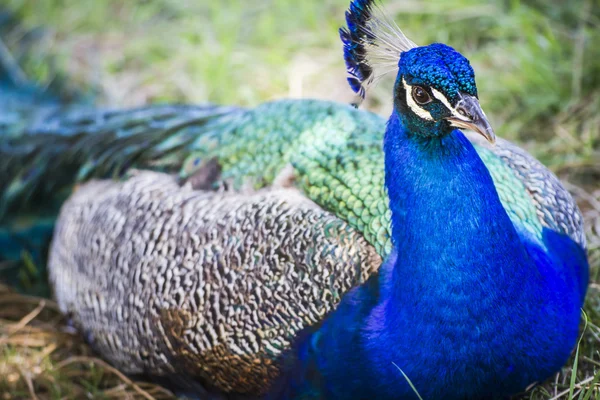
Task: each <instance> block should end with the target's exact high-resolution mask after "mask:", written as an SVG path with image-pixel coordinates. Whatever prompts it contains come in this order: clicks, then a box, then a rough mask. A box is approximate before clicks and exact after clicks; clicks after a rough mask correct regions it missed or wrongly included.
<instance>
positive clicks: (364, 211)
mask: <svg viewBox="0 0 600 400" xmlns="http://www.w3.org/2000/svg"><path fill="white" fill-rule="evenodd" d="M376 12H377V10H376V7H375V6H374V5H373V4H372V2H370V1H359V0H355V1H353V2H352V3H351V8H350V11H349V12H348V14H347V21H348V30H344V31H342V39H343V41H344V44H345V48H346V61H347V63H348V66H349V71H350V73H351V76H350V78H349V81H350V84H351V86H352V87H353V88H354V89H355V90H356V91H357V92H358V93H359V94H361V95H363V96H364V94H365V91H366V90H367V88H368V83H369V82H370V81H371V80H372V79H373V77H374V75H375V74H376V69H375V66H374V65H373V64H372V63H370V61H369V57H370V55H371V54H372V53H371V52H372V51H376V52H377V51H380V52H381V51H382V46H378V45H377V40H378V38H381V37H384V36H383V35H384V34H387V33H382V32H383V31H381V29H383V28H385V29H393V27H392V26H391V25H390V24H388V23H385V24H384V23H382V22H381V21H383V19H382V17H381V16H378V15H377V14H376ZM386 32H387V31H386ZM388 33H389V32H388ZM394 34H395V35H396V36H395V37H396V39H397V41H396V42H395V43H396V44H397V48H396V47H394V48H387V49H386V50H385V51H384V53H385V52H388V53H389V52H391V55H389V54H388V55H389V56H390V57H392V58H394V57H395V58H394V60H395V63H397V64H398V68H399V72H398V77H397V80H396V84H395V87H394V111H393V112H392V116H391V117H390V119H389V120H388V121H387V123H386V121H385V120H384V119H382V118H381V117H378V116H376V115H374V114H371V113H368V112H365V111H360V110H357V109H355V108H354V107H352V106H349V105H342V104H336V103H331V102H325V101H316V100H295V101H289V100H285V101H276V102H272V103H267V104H264V105H261V106H259V107H257V108H255V109H250V110H246V109H238V108H232V107H215V106H205V107H194V106H152V107H147V108H142V109H135V110H124V111H123V110H117V111H112V110H106V111H102V110H95V109H89V108H86V107H83V106H71V107H70V108H62V107H61V108H57V107H58V106H49V107H50V108H49V109H46V108H44V109H43V111H40V110H41V109H40V108H35V110H37V111H35V112H34V111H31V107H27V106H24V107H23V106H22V105H19V106H18V107H15V108H14V109H15V110H16V111H14V113H15V115H17V116H22V115H28V116H29V115H34V116H35V118H33V120H34V121H35V122H33V123H29V124H23V122H22V121H23V118H18V117H16V118H12V119H10V118H7V120H8V122H7V123H5V125H4V134H3V135H2V136H0V140H1V142H0V152H1V153H2V154H1V156H2V157H0V171H3V172H2V173H3V176H5V177H6V179H3V180H2V182H0V193H1V196H2V197H1V198H0V204H1V205H2V210H1V212H2V214H0V218H1V220H0V221H2V224H3V230H4V231H3V232H2V231H0V236H1V235H2V234H4V237H5V238H14V237H19V238H23V239H22V240H20V241H19V243H25V244H24V245H25V246H30V247H35V246H37V244H36V243H35V242H36V241H37V242H38V243H43V240H41V239H40V238H39V237H37V236H35V235H32V234H31V232H34V231H35V232H37V231H36V230H35V229H37V227H38V226H39V224H40V221H42V220H43V221H50V222H52V221H53V219H54V218H55V215H56V213H57V212H58V209H59V208H60V207H61V205H62V209H61V211H60V216H59V217H58V222H57V224H56V228H55V231H54V239H53V243H52V246H51V249H50V258H49V261H48V267H49V276H50V281H51V283H52V285H53V288H54V294H55V296H56V299H57V301H58V303H59V305H60V307H61V309H62V310H63V312H65V313H66V314H67V315H68V316H69V317H70V318H71V320H72V321H73V323H74V325H75V326H76V327H77V328H78V329H79V330H80V331H81V332H82V333H83V334H84V335H85V337H86V339H87V340H88V341H89V342H90V343H91V344H92V346H94V347H95V348H96V349H97V350H98V351H99V352H100V354H102V355H103V356H104V357H106V358H107V359H109V360H110V361H111V362H112V363H114V364H115V365H116V366H118V367H119V368H121V369H123V370H124V371H126V372H129V373H143V374H147V375H158V376H166V377H170V378H172V379H176V380H177V381H178V382H180V383H185V384H186V385H189V386H190V387H191V388H192V389H194V390H196V391H198V392H201V393H205V391H207V392H210V393H221V394H222V395H223V396H234V395H246V396H266V397H267V398H357V399H359V398H360V399H362V398H365V399H366V398H378V399H386V398H390V399H395V398H401V399H404V398H407V399H408V398H417V396H416V394H415V393H414V390H413V389H412V387H411V384H412V385H414V387H415V388H416V390H417V391H418V392H419V395H420V396H421V397H423V398H426V399H438V398H445V399H465V398H469V399H478V398H481V399H484V398H504V397H506V396H508V395H510V394H513V393H516V392H518V391H520V390H523V389H524V388H525V387H527V386H528V385H529V384H531V383H532V382H536V381H543V380H544V379H546V378H548V377H549V376H550V375H551V374H552V373H554V372H556V371H557V370H558V369H559V368H560V367H561V366H562V365H563V364H564V363H565V362H566V360H567V358H568V356H569V354H570V352H571V350H572V348H573V346H574V343H575V340H576V338H577V334H578V321H579V312H580V307H581V305H582V302H583V299H584V296H585V291H586V286H587V279H588V277H587V274H588V272H587V268H588V266H587V260H586V256H585V239H584V234H583V227H582V218H581V215H580V213H579V210H578V209H577V207H576V205H575V203H574V202H573V200H572V198H571V197H570V195H569V194H568V192H567V191H566V190H565V189H564V188H563V187H562V185H561V184H560V182H559V181H558V179H557V178H556V177H555V176H554V175H552V174H551V173H550V172H549V171H548V170H547V169H546V168H545V167H543V166H542V165H541V164H540V163H539V162H538V161H536V160H535V159H534V158H533V157H531V156H530V155H529V154H527V153H526V152H525V151H523V150H522V149H520V148H518V147H516V146H515V145H513V144H511V143H509V142H507V141H504V140H502V139H497V140H496V143H495V145H494V146H491V145H489V144H487V143H486V141H482V140H481V139H480V136H482V137H483V138H484V139H487V140H488V141H494V140H495V137H494V134H493V131H492V130H491V127H489V124H488V122H487V119H486V117H485V115H484V114H483V111H482V110H481V108H480V107H479V103H478V101H477V89H476V86H475V80H474V73H473V70H472V69H471V67H470V65H469V63H468V61H467V60H466V59H465V58H464V57H463V56H461V55H460V54H459V53H457V52H456V51H454V50H453V49H451V48H450V47H448V46H445V45H440V44H433V45H429V46H424V47H416V46H415V45H414V44H413V43H412V42H410V41H408V39H406V38H405V37H404V36H403V35H402V34H401V32H396V31H394ZM385 38H386V40H387V41H388V42H389V37H388V36H385ZM378 54H379V56H382V55H383V56H385V55H386V54H387V53H385V54H382V53H378ZM398 57H399V62H398ZM22 110H26V114H23V111H22ZM48 110H50V111H48ZM8 115H10V113H8ZM456 128H467V129H473V130H475V131H476V132H478V133H479V134H480V135H479V136H469V138H467V136H465V135H464V134H463V133H462V132H461V131H459V130H457V129H456ZM48 143H52V145H51V146H49V145H48ZM382 143H383V145H382ZM106 178H119V179H117V180H115V179H106ZM90 180H91V182H89V183H85V182H87V181H90ZM75 184H77V187H76V188H75V190H73V189H74V185H75ZM71 193H72V194H71ZM69 195H70V197H69V198H68V200H67V201H66V203H64V205H63V201H64V200H65V198H67V197H68V196H69ZM31 237H34V239H35V240H32V241H29V242H28V241H27V240H28V238H31ZM5 240H7V241H8V240H11V239H5ZM0 243H2V242H0ZM8 248H11V249H12V251H13V253H14V246H0V251H2V252H3V254H2V255H3V257H5V258H9V256H10V257H14V254H12V255H10V254H9V252H8V251H7V249H8ZM382 260H385V261H383V262H382ZM408 380H410V384H409V381H408Z"/></svg>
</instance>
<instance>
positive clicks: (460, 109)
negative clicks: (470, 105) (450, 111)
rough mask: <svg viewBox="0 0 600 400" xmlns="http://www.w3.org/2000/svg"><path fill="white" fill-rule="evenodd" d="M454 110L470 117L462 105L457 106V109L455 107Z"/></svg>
mask: <svg viewBox="0 0 600 400" xmlns="http://www.w3.org/2000/svg"><path fill="white" fill-rule="evenodd" d="M456 111H457V112H458V113H459V114H460V115H462V116H463V117H467V118H470V117H471V115H470V113H469V112H468V111H467V110H466V109H465V108H463V107H459V108H457V109H456Z"/></svg>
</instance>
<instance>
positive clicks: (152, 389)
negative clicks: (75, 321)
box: [0, 285, 175, 400]
mask: <svg viewBox="0 0 600 400" xmlns="http://www.w3.org/2000/svg"><path fill="white" fill-rule="evenodd" d="M174 397H175V396H174V395H173V394H172V393H171V392H169V391H168V390H166V389H164V388H162V387H160V386H157V385H154V384H150V383H146V382H135V381H132V380H131V379H130V378H128V377H127V376H125V375H124V374H122V373H121V372H120V371H118V370H116V369H115V368H113V367H111V366H110V365H108V364H107V363H106V362H105V361H103V360H101V359H99V358H97V357H96V356H95V355H94V354H93V352H92V351H91V349H90V348H89V347H88V346H87V345H86V344H85V343H84V342H83V341H82V338H81V337H80V336H79V335H78V333H77V332H75V331H74V330H73V329H71V328H69V327H68V326H67V325H66V324H65V321H64V319H63V318H62V316H61V315H60V312H59V310H58V306H57V305H56V303H55V302H53V301H51V300H48V299H43V298H37V297H31V296H24V295H21V294H18V293H16V292H14V291H13V290H11V289H10V288H8V287H6V286H4V285H0V399H2V400H8V399H39V400H42V399H85V398H99V399H131V400H133V399H144V400H152V399H156V400H159V399H173V398H174Z"/></svg>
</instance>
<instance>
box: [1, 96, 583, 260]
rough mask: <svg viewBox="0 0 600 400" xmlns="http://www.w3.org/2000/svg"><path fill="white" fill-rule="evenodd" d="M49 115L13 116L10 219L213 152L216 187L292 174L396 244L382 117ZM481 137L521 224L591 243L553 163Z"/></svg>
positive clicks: (269, 110)
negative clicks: (96, 183)
mask: <svg viewBox="0 0 600 400" xmlns="http://www.w3.org/2000/svg"><path fill="white" fill-rule="evenodd" d="M46 113H47V114H48V115H47V116H46V115H44V114H42V116H41V117H40V116H39V115H36V118H34V121H33V122H32V123H30V124H29V125H27V122H26V121H23V119H22V118H17V117H18V116H17V117H10V118H12V121H14V122H11V123H10V124H8V126H7V128H6V129H7V130H5V131H4V134H3V135H2V137H1V139H0V140H1V141H0V157H1V158H0V168H1V170H2V174H3V176H4V177H6V179H4V180H3V181H2V182H0V193H1V197H0V205H1V208H0V217H1V219H0V221H3V225H5V227H6V226H8V227H9V228H11V227H14V226H23V225H27V223H26V222H24V220H27V219H29V220H30V221H33V222H35V221H36V219H37V218H39V217H46V218H52V217H55V216H56V214H57V212H58V209H59V207H60V205H61V204H62V202H63V201H64V200H65V199H66V197H67V196H68V195H69V194H70V193H71V191H72V188H73V186H74V185H77V184H80V183H82V182H85V181H87V180H89V179H92V178H114V179H118V178H122V177H123V176H125V175H126V174H127V172H128V171H129V170H131V169H149V170H153V171H162V172H168V173H176V174H178V176H179V177H180V178H181V179H183V180H185V179H189V178H190V177H191V176H193V175H194V173H195V172H197V171H198V170H201V169H202V168H203V166H204V165H205V163H206V162H207V161H210V160H213V159H214V160H216V161H217V163H218V165H219V167H220V170H221V174H220V176H219V178H218V179H215V181H214V182H211V184H212V186H214V187H218V186H221V185H224V184H227V185H229V186H231V187H233V188H235V189H239V188H242V187H252V188H254V189H259V188H264V187H269V186H270V185H272V184H273V182H275V181H276V180H277V179H278V178H280V179H285V178H286V177H285V175H286V174H287V175H289V176H288V177H287V178H288V179H293V185H294V186H295V187H298V188H299V189H300V190H302V192H303V193H304V194H305V195H306V196H307V197H308V198H310V199H311V200H313V201H314V202H316V203H317V204H318V205H320V206H321V207H323V208H324V209H326V210H328V211H330V212H332V213H334V214H335V215H336V216H338V217H339V218H341V219H342V220H345V221H347V222H348V224H349V225H350V226H352V227H354V228H356V229H357V230H358V231H360V232H362V233H363V235H365V239H366V240H367V241H368V242H369V243H371V244H372V245H373V246H375V248H376V249H377V251H378V253H379V254H380V255H382V256H385V255H387V254H389V252H390V249H391V242H390V239H389V238H390V230H389V228H390V223H389V219H390V215H389V210H388V206H387V204H388V199H387V195H386V192H385V186H384V184H383V171H384V168H383V153H382V148H381V143H382V140H383V133H384V131H385V120H384V119H383V118H381V117H379V116H377V115H375V114H372V113H369V112H365V111H359V110H356V109H354V108H353V107H351V106H346V105H341V104H338V103H332V102H326V101H319V100H282V101H276V102H272V103H266V104H263V105H261V106H258V107H256V108H254V109H251V110H245V109H239V108H232V107H223V106H204V107H203V106H151V107H145V108H140V109H133V110H115V111H110V110H107V111H102V110H94V109H88V108H84V109H79V108H77V107H75V109H73V110H61V111H60V112H50V111H47V112H46ZM10 118H9V119H10ZM6 132H8V134H6ZM473 140H474V144H475V148H476V149H477V152H478V153H479V155H480V157H481V158H482V160H483V161H484V163H485V164H486V166H487V167H488V170H489V171H490V173H491V175H492V178H493V179H494V183H495V185H496V188H497V190H498V194H499V195H500V198H501V200H502V203H503V205H504V207H505V209H506V210H507V212H508V214H509V216H510V217H511V219H512V221H513V222H514V223H515V224H516V225H518V226H519V227H521V228H522V229H524V230H526V231H528V232H530V233H531V234H533V235H534V236H538V237H539V235H540V234H541V230H542V228H543V227H547V228H550V229H552V230H555V231H557V232H560V233H564V234H566V235H568V236H569V237H571V238H572V239H573V240H574V241H575V242H576V243H578V244H580V245H582V246H584V245H585V236H584V233H583V219H582V217H581V214H580V212H579V211H578V209H577V207H576V206H575V204H574V202H573V201H572V199H571V196H570V195H569V194H568V192H567V191H566V190H565V189H564V188H563V187H562V185H561V184H560V182H559V181H558V179H557V178H556V177H555V176H554V175H553V174H552V173H551V172H549V171H548V170H547V169H546V168H545V167H544V166H543V165H542V164H541V163H539V162H538V161H537V160H535V159H534V158H533V157H532V156H530V155H529V154H527V153H526V152H525V151H524V150H522V149H520V148H519V147H517V146H515V145H513V144H511V143H510V142H508V141H505V140H502V139H499V141H498V143H497V145H495V146H493V147H490V146H486V145H485V144H483V143H481V142H479V141H476V140H475V139H473ZM288 166H289V168H288Z"/></svg>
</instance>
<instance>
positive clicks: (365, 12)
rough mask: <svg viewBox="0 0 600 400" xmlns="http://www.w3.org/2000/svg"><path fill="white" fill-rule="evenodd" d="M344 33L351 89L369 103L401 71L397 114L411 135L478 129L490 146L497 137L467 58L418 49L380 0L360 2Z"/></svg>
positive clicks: (443, 49)
mask: <svg viewBox="0 0 600 400" xmlns="http://www.w3.org/2000/svg"><path fill="white" fill-rule="evenodd" d="M346 22H347V24H348V26H347V27H346V28H342V29H340V37H341V39H342V42H343V43H344V58H345V60H346V66H347V69H348V74H349V76H348V82H349V84H350V87H351V88H352V89H353V90H354V91H355V92H356V93H358V95H359V96H360V98H361V99H364V97H365V94H366V92H367V89H368V87H369V86H370V85H372V84H373V83H375V82H376V81H377V80H378V78H380V77H381V76H383V75H385V74H386V73H389V72H391V71H397V77H396V83H395V85H394V109H395V112H396V113H397V115H398V118H399V119H400V120H401V122H402V124H403V125H404V126H405V127H406V128H407V130H408V131H409V132H411V133H412V134H414V135H418V136H422V137H442V136H445V135H447V134H449V133H450V132H452V131H453V130H454V129H456V128H459V129H469V130H473V131H475V132H477V133H479V134H481V135H482V136H483V137H485V138H486V139H487V140H488V141H490V142H492V143H493V142H494V141H495V135H494V132H493V130H492V127H491V126H490V123H489V122H488V119H487V117H486V116H485V114H484V112H483V110H482V109H481V106H480V105H479V100H478V98H477V86H476V84H475V73H474V72H473V68H472V67H471V64H470V63H469V60H467V59H466V58H465V57H464V56H463V55H461V54H460V53H459V52H457V51H456V50H454V49H453V48H452V47H450V46H447V45H445V44H441V43H434V44H430V45H428V46H420V47H419V46H417V45H416V44H414V43H413V42H412V41H410V40H409V39H408V38H407V37H406V36H405V35H404V34H403V33H402V31H401V30H400V29H399V28H398V27H397V25H396V24H395V23H394V22H393V21H392V20H390V19H389V18H388V17H387V16H386V15H385V13H384V12H383V10H382V9H381V8H380V7H379V6H378V5H377V4H376V2H375V1H374V0H354V1H352V2H351V3H350V9H349V10H348V11H347V12H346Z"/></svg>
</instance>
